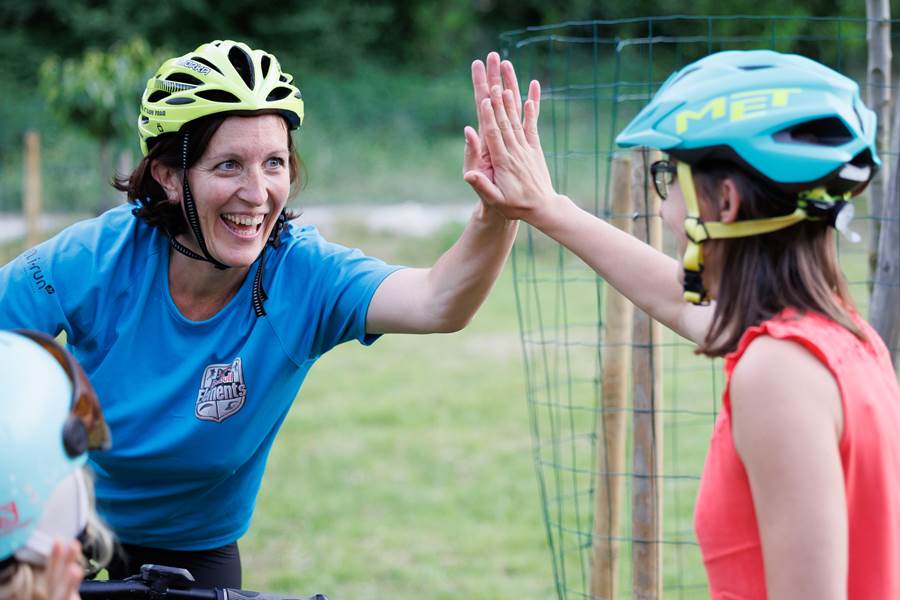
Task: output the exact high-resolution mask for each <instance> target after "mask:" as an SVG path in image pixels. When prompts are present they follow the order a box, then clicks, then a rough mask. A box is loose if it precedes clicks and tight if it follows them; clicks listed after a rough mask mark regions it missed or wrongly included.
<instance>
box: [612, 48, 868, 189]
mask: <svg viewBox="0 0 900 600" xmlns="http://www.w3.org/2000/svg"><path fill="white" fill-rule="evenodd" d="M616 143H618V144H619V145H620V146H625V147H629V146H648V147H651V148H658V149H660V150H663V151H664V152H666V153H668V154H669V155H671V156H673V157H674V158H676V159H677V160H680V161H683V162H686V163H688V164H691V165H695V164H697V163H699V162H702V161H704V160H726V161H730V162H734V163H737V164H738V165H741V166H743V167H744V168H746V169H748V170H749V171H750V172H751V173H753V174H756V175H758V176H760V177H761V178H763V179H764V180H766V181H767V182H769V183H770V184H772V185H775V186H776V187H778V188H780V189H783V190H784V191H786V192H791V193H793V192H801V191H805V190H810V189H813V188H817V187H824V188H825V189H826V190H827V191H828V193H830V194H835V195H842V194H845V193H847V192H850V193H852V194H857V193H859V192H861V191H862V190H863V189H864V188H865V187H866V185H867V184H868V183H869V181H870V180H871V179H872V177H873V176H874V175H875V173H876V172H877V170H878V168H879V166H880V165H881V161H880V160H879V158H878V154H877V152H876V149H875V113H873V112H872V111H871V110H869V109H868V108H867V107H866V106H865V104H864V103H863V101H862V99H861V98H860V94H859V86H858V85H857V84H856V82H854V81H853V80H851V79H849V78H847V77H845V76H843V75H841V74H840V73H838V72H836V71H834V70H832V69H830V68H828V67H826V66H824V65H822V64H820V63H818V62H816V61H814V60H810V59H808V58H805V57H803V56H799V55H796V54H781V53H778V52H772V51H770V50H750V51H727V52H719V53H716V54H712V55H710V56H707V57H705V58H703V59H701V60H698V61H697V62H694V63H692V64H690V65H688V66H686V67H684V68H683V69H681V70H680V71H677V72H676V73H674V74H673V75H672V76H671V77H669V78H668V79H667V80H666V81H665V83H663V85H662V87H661V88H660V89H659V91H658V92H657V93H656V95H655V96H654V97H653V99H652V100H651V101H650V103H649V104H647V106H645V107H644V109H643V110H641V111H640V113H638V115H637V116H636V117H635V118H634V119H633V120H632V121H631V123H629V124H628V126H627V127H625V129H624V130H623V131H622V132H621V133H620V134H619V135H618V137H617V138H616Z"/></svg>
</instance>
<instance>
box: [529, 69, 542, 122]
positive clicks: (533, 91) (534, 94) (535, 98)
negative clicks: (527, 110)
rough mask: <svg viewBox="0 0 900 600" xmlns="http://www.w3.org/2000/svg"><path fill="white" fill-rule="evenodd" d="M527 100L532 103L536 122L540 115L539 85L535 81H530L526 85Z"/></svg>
mask: <svg viewBox="0 0 900 600" xmlns="http://www.w3.org/2000/svg"><path fill="white" fill-rule="evenodd" d="M528 99H529V100H531V101H532V102H533V103H534V118H535V120H537V118H538V116H540V114H541V84H540V82H539V81H538V80H537V79H532V80H531V83H530V84H529V85H528Z"/></svg>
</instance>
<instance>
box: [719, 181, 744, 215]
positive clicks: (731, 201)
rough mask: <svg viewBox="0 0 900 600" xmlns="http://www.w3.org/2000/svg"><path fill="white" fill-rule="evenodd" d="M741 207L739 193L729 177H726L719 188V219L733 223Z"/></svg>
mask: <svg viewBox="0 0 900 600" xmlns="http://www.w3.org/2000/svg"><path fill="white" fill-rule="evenodd" d="M740 207H741V193H740V192H739V191H738V188H737V186H736V185H735V184H734V181H733V180H732V179H731V178H726V179H725V181H723V182H722V185H721V187H720V188H719V221H720V222H722V223H734V222H735V221H737V218H738V210H739V209H740Z"/></svg>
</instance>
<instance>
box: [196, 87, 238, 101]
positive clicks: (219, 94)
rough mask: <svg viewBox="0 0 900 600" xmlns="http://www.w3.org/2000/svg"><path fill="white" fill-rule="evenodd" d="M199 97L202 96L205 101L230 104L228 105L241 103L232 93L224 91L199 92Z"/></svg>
mask: <svg viewBox="0 0 900 600" xmlns="http://www.w3.org/2000/svg"><path fill="white" fill-rule="evenodd" d="M196 95H197V96H200V97H201V98H203V99H204V100H211V101H213V102H228V103H235V104H236V103H238V102H240V101H241V100H240V98H238V97H237V96H235V95H234V94H232V93H230V92H226V91H224V90H201V91H199V92H197V94H196Z"/></svg>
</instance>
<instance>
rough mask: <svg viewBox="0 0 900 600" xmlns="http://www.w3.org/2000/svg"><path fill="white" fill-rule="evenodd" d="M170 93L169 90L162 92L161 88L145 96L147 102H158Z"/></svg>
mask: <svg viewBox="0 0 900 600" xmlns="http://www.w3.org/2000/svg"><path fill="white" fill-rule="evenodd" d="M170 95H171V94H170V93H169V92H164V91H162V90H156V91H155V92H153V93H152V94H150V95H149V96H147V102H159V101H160V100H162V99H164V98H168V97H169V96H170Z"/></svg>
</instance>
